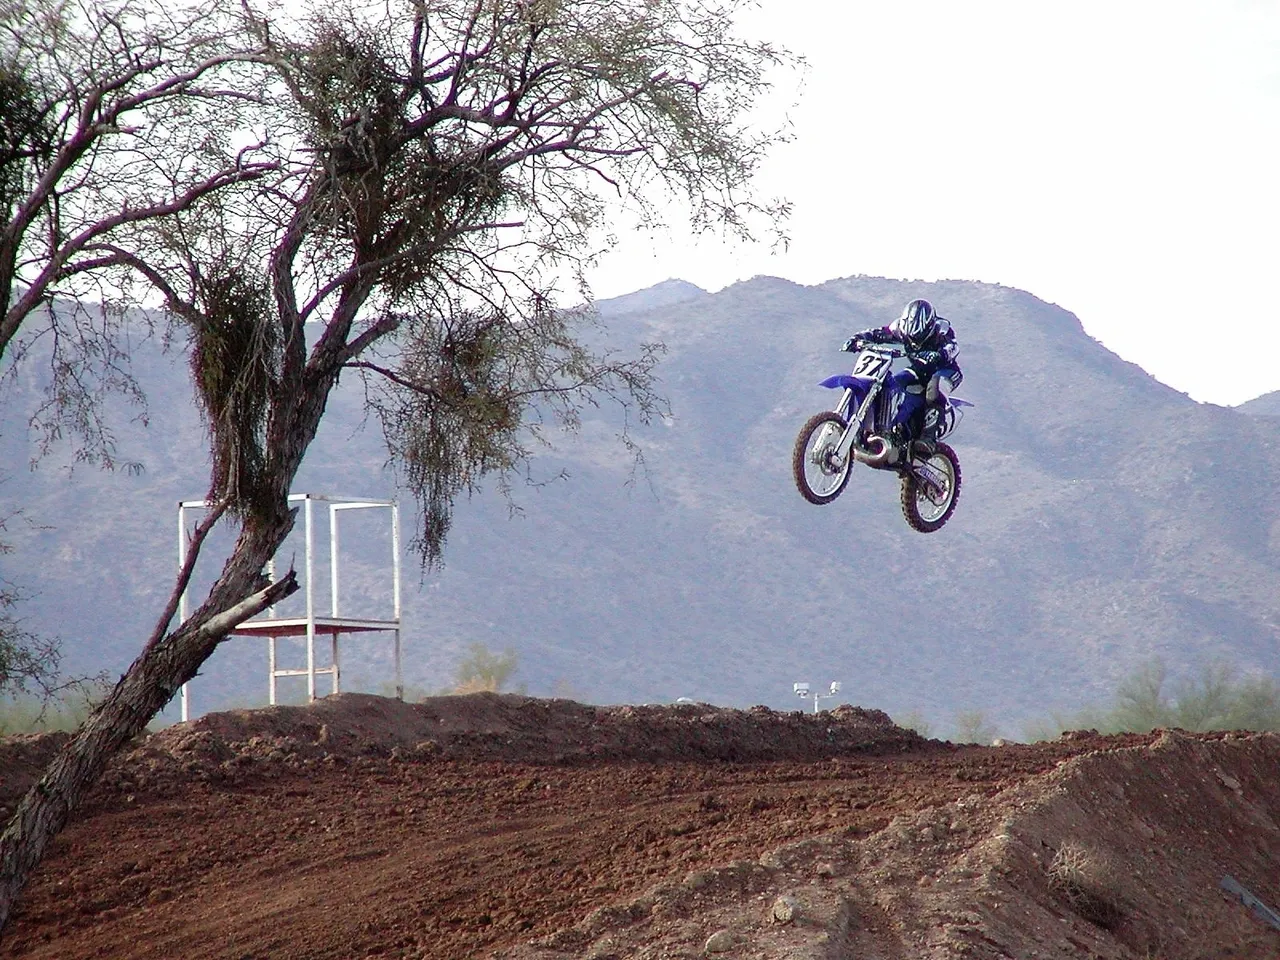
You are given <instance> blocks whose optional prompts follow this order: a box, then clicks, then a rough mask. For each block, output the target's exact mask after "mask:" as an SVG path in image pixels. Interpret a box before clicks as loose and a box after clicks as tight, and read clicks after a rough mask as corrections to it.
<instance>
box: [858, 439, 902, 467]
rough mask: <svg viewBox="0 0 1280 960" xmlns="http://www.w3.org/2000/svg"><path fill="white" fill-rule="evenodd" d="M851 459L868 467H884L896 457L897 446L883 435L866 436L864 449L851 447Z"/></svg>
mask: <svg viewBox="0 0 1280 960" xmlns="http://www.w3.org/2000/svg"><path fill="white" fill-rule="evenodd" d="M853 459H855V460H857V461H858V462H859V463H865V464H866V465H867V466H869V467H885V466H888V465H889V464H890V463H892V462H894V461H896V460H897V459H898V448H897V447H894V446H891V445H890V444H889V441H888V440H886V439H885V438H884V437H878V436H870V437H867V446H866V449H859V448H858V447H854V448H853Z"/></svg>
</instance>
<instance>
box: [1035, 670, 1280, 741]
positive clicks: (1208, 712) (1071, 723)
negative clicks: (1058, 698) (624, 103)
mask: <svg viewBox="0 0 1280 960" xmlns="http://www.w3.org/2000/svg"><path fill="white" fill-rule="evenodd" d="M1160 727H1163V728H1172V727H1177V728H1179V729H1182V730H1194V731H1201V732H1203V731H1208V730H1275V731H1280V685H1278V684H1277V683H1276V681H1275V680H1273V679H1272V678H1270V677H1267V676H1261V675H1256V674H1250V675H1246V676H1244V677H1243V678H1242V677H1240V676H1239V671H1238V670H1237V669H1236V668H1235V667H1233V666H1231V665H1230V664H1226V663H1223V662H1222V661H1211V662H1210V663H1207V664H1205V665H1204V666H1203V667H1201V669H1200V672H1199V673H1196V674H1194V675H1192V676H1188V677H1183V678H1181V679H1178V680H1170V677H1169V671H1168V669H1167V668H1166V667H1165V664H1164V662H1163V661H1161V660H1159V659H1155V660H1150V661H1148V662H1146V663H1144V664H1142V665H1141V666H1139V667H1138V668H1137V669H1136V670H1135V671H1134V672H1133V673H1132V674H1130V675H1129V676H1128V677H1126V678H1125V679H1124V680H1122V681H1121V682H1120V684H1119V685H1118V686H1117V687H1116V692H1115V697H1114V699H1113V700H1112V703H1111V704H1110V706H1108V707H1104V708H1098V707H1091V708H1088V709H1085V710H1082V711H1080V712H1078V713H1074V714H1065V715H1064V714H1054V715H1053V717H1052V720H1050V721H1047V722H1040V723H1036V724H1033V725H1030V726H1029V727H1028V728H1027V731H1026V732H1027V737H1028V739H1030V740H1048V739H1052V738H1053V737H1055V736H1058V735H1059V734H1060V733H1062V731H1064V730H1090V729H1092V730H1097V731H1098V732H1099V733H1130V732H1133V733H1145V732H1146V731H1148V730H1155V729H1157V728H1160Z"/></svg>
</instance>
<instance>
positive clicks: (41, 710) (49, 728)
mask: <svg viewBox="0 0 1280 960" xmlns="http://www.w3.org/2000/svg"><path fill="white" fill-rule="evenodd" d="M106 694H107V687H106V685H105V684H103V683H101V682H95V681H85V682H81V683H77V684H72V685H70V686H67V687H64V688H63V689H62V690H61V691H59V693H57V694H56V695H38V694H35V693H29V692H21V691H11V692H9V693H8V694H6V695H4V696H0V737H10V736H13V735H15V734H19V733H52V732H54V731H59V730H61V731H66V732H70V731H72V730H75V729H76V728H77V727H79V726H80V724H81V723H83V722H84V721H85V718H86V717H88V716H89V712H90V711H91V710H92V709H93V708H94V706H95V705H96V704H97V703H98V701H100V700H101V699H102V698H103V697H104V696H106Z"/></svg>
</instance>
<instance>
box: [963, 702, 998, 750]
mask: <svg viewBox="0 0 1280 960" xmlns="http://www.w3.org/2000/svg"><path fill="white" fill-rule="evenodd" d="M955 728H956V731H955V741H956V743H988V744H989V743H990V742H991V741H992V740H994V739H995V738H996V728H995V726H994V725H993V724H991V723H989V722H988V721H987V715H986V714H985V713H983V712H982V711H981V710H961V711H959V712H958V713H956V720H955Z"/></svg>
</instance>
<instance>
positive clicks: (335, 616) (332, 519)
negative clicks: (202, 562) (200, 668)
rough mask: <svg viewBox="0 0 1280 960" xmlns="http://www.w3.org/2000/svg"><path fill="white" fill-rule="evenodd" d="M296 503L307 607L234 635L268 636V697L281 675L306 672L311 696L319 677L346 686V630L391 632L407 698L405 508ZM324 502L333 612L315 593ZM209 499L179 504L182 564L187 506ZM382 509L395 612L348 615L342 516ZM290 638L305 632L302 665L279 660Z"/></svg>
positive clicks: (343, 501)
mask: <svg viewBox="0 0 1280 960" xmlns="http://www.w3.org/2000/svg"><path fill="white" fill-rule="evenodd" d="M289 502H290V503H295V502H297V503H301V504H302V521H303V522H302V527H303V530H302V532H303V536H304V537H305V538H306V547H305V550H304V565H303V570H302V586H303V592H304V593H303V595H304V598H305V602H306V612H305V614H304V615H303V616H297V617H279V616H276V610H275V609H274V608H272V609H269V610H267V612H266V615H265V616H262V617H256V618H254V619H252V620H246V621H245V622H244V623H242V624H240V626H238V627H236V629H235V630H233V631H232V632H231V634H230V636H233V637H265V638H266V639H267V659H268V666H267V691H268V693H267V700H268V703H270V704H272V705H274V704H275V703H276V681H277V680H278V679H279V678H280V677H306V678H307V700H308V702H310V701H313V700H315V699H316V677H318V676H328V677H329V678H330V681H331V682H330V691H331V693H338V692H339V691H340V690H341V660H340V658H339V644H338V640H339V638H340V637H341V636H342V635H343V634H344V633H371V632H377V631H384V632H389V633H391V634H392V639H393V643H394V648H395V671H396V696H397V697H400V698H401V699H403V697H404V681H403V679H402V675H401V669H400V508H399V505H398V504H397V503H396V501H394V500H370V499H364V498H354V497H333V496H328V495H325V494H312V493H295V494H290V496H289ZM315 503H323V504H327V505H328V507H329V612H328V614H327V615H325V614H322V613H319V612H318V611H317V609H316V592H315V563H314V555H315V536H314V534H315V524H314V516H313V504H315ZM207 507H208V502H207V501H205V500H184V501H182V502H180V503H179V504H178V567H179V569H181V568H182V566H183V564H184V563H185V562H186V551H187V536H188V534H187V511H197V510H203V509H207ZM370 508H382V509H386V510H389V511H390V520H391V575H392V584H391V597H392V610H391V616H390V617H389V618H386V619H382V618H376V617H374V618H370V617H347V616H343V615H342V614H341V611H340V609H339V603H338V597H339V586H340V576H339V571H340V565H339V542H340V538H339V523H338V518H339V516H340V515H341V513H342V512H344V511H347V510H362V509H370ZM267 575H268V576H269V577H271V578H272V579H274V578H275V563H274V561H273V562H272V563H270V564H268V566H267ZM179 616H180V617H181V619H183V620H185V619H186V617H187V597H186V594H183V596H182V598H181V602H180V604H179ZM318 636H327V637H329V665H328V666H317V665H316V638H317V637H318ZM288 637H305V638H306V654H307V665H306V667H301V668H282V667H280V666H279V663H278V661H277V650H276V642H277V641H278V640H280V639H283V638H288ZM188 686H189V684H185V683H184V684H183V685H182V719H183V720H189V719H190V713H191V705H190V698H189V696H188V690H187V687H188Z"/></svg>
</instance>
